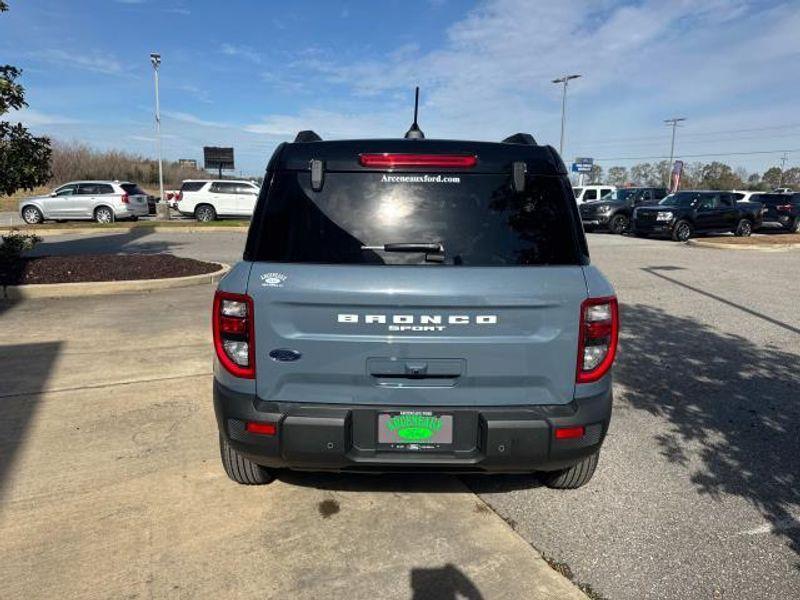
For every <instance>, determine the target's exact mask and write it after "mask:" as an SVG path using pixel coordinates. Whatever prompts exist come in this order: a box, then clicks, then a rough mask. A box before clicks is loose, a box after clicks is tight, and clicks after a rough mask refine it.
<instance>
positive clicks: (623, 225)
mask: <svg viewBox="0 0 800 600" xmlns="http://www.w3.org/2000/svg"><path fill="white" fill-rule="evenodd" d="M666 195H667V190H666V188H656V187H636V188H623V189H618V190H616V191H613V192H611V193H610V194H606V195H605V196H603V197H602V198H601V199H600V200H595V201H593V202H585V203H583V204H581V205H580V206H579V207H578V209H579V210H580V213H581V221H582V222H583V228H584V229H585V230H586V231H592V230H594V229H608V230H609V231H611V233H617V234H621V233H625V232H626V231H628V229H629V228H630V224H631V218H632V216H633V209H634V208H636V207H637V206H643V205H646V204H655V203H656V202H658V201H659V200H661V199H662V198H663V197H664V196H666Z"/></svg>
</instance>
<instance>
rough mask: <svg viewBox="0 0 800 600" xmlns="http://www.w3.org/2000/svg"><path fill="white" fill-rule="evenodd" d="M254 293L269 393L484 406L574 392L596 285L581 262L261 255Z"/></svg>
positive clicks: (262, 392)
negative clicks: (280, 258) (373, 261)
mask: <svg viewBox="0 0 800 600" xmlns="http://www.w3.org/2000/svg"><path fill="white" fill-rule="evenodd" d="M248 293H249V294H250V296H251V297H252V298H253V301H254V307H255V329H256V336H255V338H256V340H255V348H256V372H257V379H256V387H257V394H258V396H259V397H260V398H262V399H264V400H273V401H290V402H321V403H326V402H327V403H339V404H392V405H401V406H402V405H405V406H426V405H432V406H433V405H436V406H456V405H460V406H479V405H522V404H563V403H566V402H569V401H571V400H572V397H573V390H574V382H575V368H576V360H577V345H578V344H577V336H578V317H579V307H580V304H581V302H582V301H583V300H584V299H585V298H586V296H587V292H586V284H585V281H584V278H583V274H582V271H581V269H580V267H577V266H563V267H557V266H553V267H550V266H541V267H497V268H494V267H487V268H480V267H476V268H467V267H464V268H441V267H437V266H399V265H398V266H369V265H358V266H352V265H296V264H285V263H284V264H278V263H255V264H254V265H253V268H252V271H251V276H250V283H249V286H248ZM278 350H291V351H294V352H292V353H287V352H276V351H278ZM271 354H272V357H271V356H270V355H271ZM298 354H299V358H298ZM287 357H290V358H291V359H292V360H287Z"/></svg>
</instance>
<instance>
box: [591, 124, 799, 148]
mask: <svg viewBox="0 0 800 600" xmlns="http://www.w3.org/2000/svg"><path fill="white" fill-rule="evenodd" d="M796 127H800V123H786V124H785V125H770V126H766V127H746V128H739V129H717V130H707V131H702V130H701V131H691V132H687V133H684V134H682V138H683V139H686V138H696V137H705V136H709V135H719V134H726V133H752V132H759V131H772V130H776V129H793V128H796ZM656 135H659V133H658V132H653V133H652V134H651V135H643V136H635V137H604V138H603V139H601V140H588V141H586V140H581V142H580V143H581V145H587V144H610V143H615V142H634V141H638V140H644V141H650V140H652V139H653V136H656Z"/></svg>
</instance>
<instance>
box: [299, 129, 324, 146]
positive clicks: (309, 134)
mask: <svg viewBox="0 0 800 600" xmlns="http://www.w3.org/2000/svg"><path fill="white" fill-rule="evenodd" d="M294 141H295V143H297V142H321V141H322V138H321V137H319V136H318V135H317V134H316V132H314V131H311V130H310V129H304V130H303V131H301V132H299V133H298V134H297V137H295V138H294Z"/></svg>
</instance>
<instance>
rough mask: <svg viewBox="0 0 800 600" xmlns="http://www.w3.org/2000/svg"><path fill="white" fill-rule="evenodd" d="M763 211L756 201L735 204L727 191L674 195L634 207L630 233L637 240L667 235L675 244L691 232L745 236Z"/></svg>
mask: <svg viewBox="0 0 800 600" xmlns="http://www.w3.org/2000/svg"><path fill="white" fill-rule="evenodd" d="M763 210H764V205H763V204H761V203H760V202H738V203H737V202H736V197H735V194H733V193H731V192H719V191H686V192H676V193H675V194H670V195H669V196H667V197H666V198H664V199H663V200H661V202H659V203H658V204H657V205H655V206H642V207H638V208H636V210H634V211H633V232H634V233H635V234H636V235H638V236H641V237H646V236H649V235H661V236H670V237H671V238H672V239H673V240H675V241H677V242H685V241H686V240H688V239H689V238H690V237H692V235H694V234H695V233H712V232H733V233H734V234H736V235H737V236H744V237H746V236H749V235H750V234H751V233H753V230H754V229H756V228H757V227H760V226H761V214H762V211H763Z"/></svg>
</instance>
